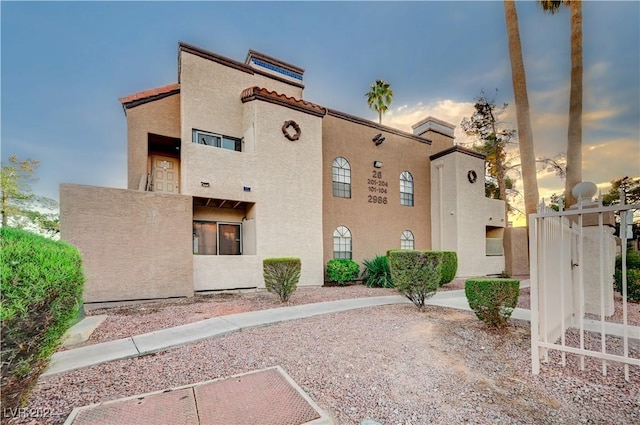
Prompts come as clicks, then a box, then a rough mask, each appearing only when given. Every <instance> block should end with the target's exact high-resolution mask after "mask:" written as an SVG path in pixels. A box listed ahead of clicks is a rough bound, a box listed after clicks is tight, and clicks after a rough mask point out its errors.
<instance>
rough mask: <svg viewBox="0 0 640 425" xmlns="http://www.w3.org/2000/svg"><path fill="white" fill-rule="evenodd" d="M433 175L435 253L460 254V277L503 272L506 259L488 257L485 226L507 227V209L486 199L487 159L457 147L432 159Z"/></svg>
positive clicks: (502, 203)
mask: <svg viewBox="0 0 640 425" xmlns="http://www.w3.org/2000/svg"><path fill="white" fill-rule="evenodd" d="M472 170H473V171H474V172H475V174H476V176H477V179H476V181H475V183H471V182H470V181H469V179H468V174H469V172H470V171H472ZM431 174H432V176H433V184H432V188H433V197H432V208H431V214H432V217H433V227H434V232H433V239H432V240H433V247H434V249H442V250H445V251H456V252H457V254H458V273H457V274H458V276H460V277H468V276H481V275H487V274H495V273H500V272H502V271H503V270H504V267H505V264H504V256H486V227H485V226H492V227H499V228H504V227H505V225H506V223H505V205H504V202H503V201H499V200H495V199H488V198H486V197H485V194H484V184H483V182H484V178H483V177H484V159H483V158H482V157H479V156H478V154H474V153H472V152H468V151H466V150H465V149H462V148H459V147H455V148H452V149H451V150H450V151H449V152H448V153H447V151H444V152H443V155H442V156H438V155H436V156H435V157H432V162H431Z"/></svg>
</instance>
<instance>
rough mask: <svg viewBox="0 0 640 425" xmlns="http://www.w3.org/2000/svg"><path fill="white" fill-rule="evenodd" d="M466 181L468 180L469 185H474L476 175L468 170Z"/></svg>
mask: <svg viewBox="0 0 640 425" xmlns="http://www.w3.org/2000/svg"><path fill="white" fill-rule="evenodd" d="M467 179H469V183H475V182H476V180H478V174H476V172H475V171H474V170H469V172H468V173H467Z"/></svg>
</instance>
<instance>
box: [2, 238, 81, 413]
mask: <svg viewBox="0 0 640 425" xmlns="http://www.w3.org/2000/svg"><path fill="white" fill-rule="evenodd" d="M0 247H1V249H2V256H1V257H0V273H1V280H0V285H1V291H2V300H1V301H0V321H1V323H2V330H1V332H2V355H1V360H2V386H1V391H0V392H1V393H2V400H1V401H2V407H3V408H4V409H5V410H7V411H8V409H11V408H17V407H20V405H21V404H22V403H23V402H24V401H25V400H26V399H27V397H28V395H29V392H30V390H31V387H32V386H33V384H35V382H36V381H37V379H38V376H39V375H40V374H41V373H42V371H43V370H44V368H45V367H46V366H47V364H48V362H49V359H50V357H51V355H52V354H53V352H54V351H55V350H56V348H57V347H58V346H59V345H60V342H61V339H62V336H63V335H64V333H65V332H66V330H67V329H68V328H69V326H70V325H71V323H72V322H73V320H74V319H75V318H76V317H77V314H78V309H79V306H80V302H81V296H82V287H83V283H84V275H83V272H82V260H81V257H80V254H79V253H78V251H77V250H76V249H75V248H74V247H72V246H70V245H68V244H66V243H64V242H59V241H53V240H51V239H46V238H43V237H41V236H38V235H36V234H33V233H29V232H25V231H22V230H18V229H10V228H1V229H0Z"/></svg>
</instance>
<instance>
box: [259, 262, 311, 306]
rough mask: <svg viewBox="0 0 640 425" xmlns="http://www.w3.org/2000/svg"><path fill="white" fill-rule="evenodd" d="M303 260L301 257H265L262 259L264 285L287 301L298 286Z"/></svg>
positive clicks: (281, 299) (283, 300)
mask: <svg viewBox="0 0 640 425" xmlns="http://www.w3.org/2000/svg"><path fill="white" fill-rule="evenodd" d="M301 269H302V262H301V261H300V259H299V258H265V259H264V260H263V261H262V273H263V276H264V285H265V287H266V288H267V291H269V292H272V293H274V294H277V295H278V296H279V297H280V301H282V302H283V303H284V302H287V301H289V297H291V294H293V293H294V292H295V290H296V288H297V286H298V281H299V280H300V270H301Z"/></svg>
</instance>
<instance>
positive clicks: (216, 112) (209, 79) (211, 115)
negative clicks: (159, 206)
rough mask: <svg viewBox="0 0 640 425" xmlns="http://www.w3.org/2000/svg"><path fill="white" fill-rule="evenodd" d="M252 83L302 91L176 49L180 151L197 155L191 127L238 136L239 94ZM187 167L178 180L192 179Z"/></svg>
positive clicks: (299, 93) (282, 91) (294, 93)
mask: <svg viewBox="0 0 640 425" xmlns="http://www.w3.org/2000/svg"><path fill="white" fill-rule="evenodd" d="M253 86H259V87H262V88H267V89H269V90H274V91H276V92H277V93H280V94H286V95H287V96H294V97H296V98H301V97H302V90H301V89H300V88H298V87H294V86H292V85H290V84H287V83H284V82H281V81H278V80H275V79H272V78H269V77H266V76H263V75H260V74H251V73H248V72H243V71H241V70H238V69H235V68H231V67H229V66H225V65H223V64H220V63H217V62H214V61H211V60H208V59H205V58H202V57H200V56H196V55H193V54H190V53H187V52H184V51H183V52H180V94H181V97H182V102H181V106H180V108H181V109H180V113H181V117H182V141H183V150H182V154H183V155H186V156H193V155H197V153H196V152H197V149H196V148H198V146H194V145H193V144H192V143H191V136H192V130H193V129H198V130H204V131H210V132H213V133H217V134H223V135H226V136H232V137H242V136H243V135H244V128H243V126H242V117H243V106H242V105H243V104H242V101H241V100H240V95H241V94H242V91H243V90H244V89H246V88H249V87H253ZM281 125H282V124H281ZM200 147H202V146H200ZM205 147H206V146H205ZM188 170H189V169H187V170H186V171H185V170H184V169H183V175H182V181H183V182H189V181H195V178H192V177H191V176H189V175H188ZM185 173H187V174H185ZM187 193H189V192H187Z"/></svg>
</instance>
